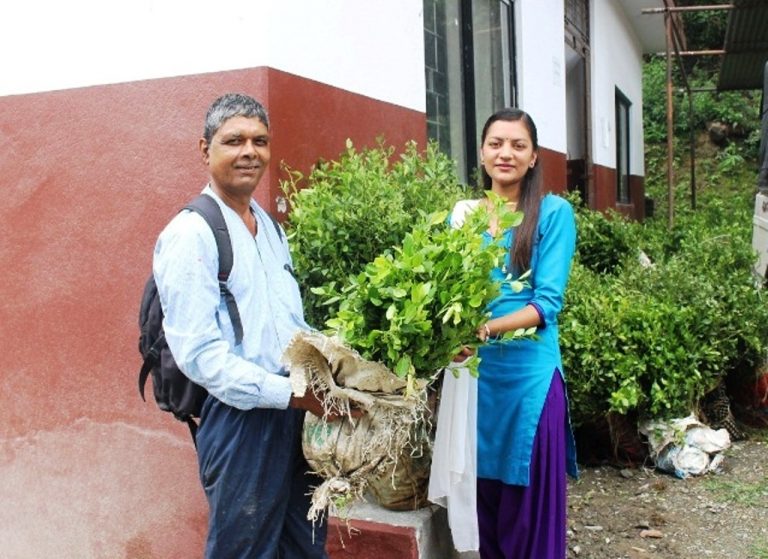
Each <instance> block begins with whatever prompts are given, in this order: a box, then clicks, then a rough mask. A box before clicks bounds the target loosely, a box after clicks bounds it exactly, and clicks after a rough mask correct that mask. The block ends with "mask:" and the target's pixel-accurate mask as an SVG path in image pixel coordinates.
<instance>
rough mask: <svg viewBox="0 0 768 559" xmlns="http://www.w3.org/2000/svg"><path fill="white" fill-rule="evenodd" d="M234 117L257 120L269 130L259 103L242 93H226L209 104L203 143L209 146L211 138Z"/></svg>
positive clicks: (267, 121) (263, 109) (265, 114)
mask: <svg viewBox="0 0 768 559" xmlns="http://www.w3.org/2000/svg"><path fill="white" fill-rule="evenodd" d="M236 116H244V117H246V118H258V119H259V120H260V121H261V122H262V123H263V124H264V126H266V127H267V128H269V117H268V116H267V110H266V109H265V108H264V106H263V105H262V104H261V103H259V102H258V101H257V100H256V99H254V98H253V97H249V96H248V95H243V94H242V93H226V94H224V95H222V96H221V97H219V98H218V99H216V100H215V101H214V102H213V103H211V106H210V108H209V109H208V114H206V115H205V130H203V138H204V139H205V141H206V142H208V143H209V144H210V143H211V138H213V135H214V134H216V131H217V130H218V129H219V128H221V125H222V124H224V123H225V122H226V121H227V120H229V119H230V118H232V117H236Z"/></svg>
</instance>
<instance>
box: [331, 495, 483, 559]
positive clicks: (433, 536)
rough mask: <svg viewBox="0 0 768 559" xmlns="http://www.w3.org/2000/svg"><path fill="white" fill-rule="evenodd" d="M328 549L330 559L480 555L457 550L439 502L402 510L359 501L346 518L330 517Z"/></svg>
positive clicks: (426, 558) (452, 558) (434, 558)
mask: <svg viewBox="0 0 768 559" xmlns="http://www.w3.org/2000/svg"><path fill="white" fill-rule="evenodd" d="M326 549H327V550H328V555H329V557H330V559H449V558H450V559H476V558H479V555H478V554H477V553H474V552H470V553H458V552H456V550H455V549H454V547H453V540H452V538H451V531H450V528H449V527H448V515H447V514H446V511H445V509H444V508H442V507H439V506H437V505H430V506H427V507H424V508H421V509H419V510H415V511H403V512H400V511H392V510H388V509H385V508H383V507H381V506H379V505H377V504H375V503H372V502H363V501H360V502H356V503H355V504H354V505H352V507H351V508H350V509H349V512H348V514H347V517H346V518H338V517H333V516H332V517H331V518H330V520H329V523H328V543H327V545H326Z"/></svg>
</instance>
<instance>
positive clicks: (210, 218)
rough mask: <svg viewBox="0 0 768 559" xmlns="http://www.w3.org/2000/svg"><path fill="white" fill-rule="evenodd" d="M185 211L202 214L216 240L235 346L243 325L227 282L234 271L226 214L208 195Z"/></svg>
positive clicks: (187, 207) (196, 199)
mask: <svg viewBox="0 0 768 559" xmlns="http://www.w3.org/2000/svg"><path fill="white" fill-rule="evenodd" d="M184 209H185V210H192V211H193V212H196V213H198V214H200V215H201V216H202V217H203V219H205V221H206V222H207V223H208V225H209V226H210V228H211V231H213V236H214V238H215V239H216V248H217V249H218V251H219V276H218V279H219V293H221V296H222V297H223V298H224V301H225V303H226V304H227V311H228V312H229V317H230V319H231V320H232V327H233V328H234V330H235V345H239V344H240V343H241V342H242V341H243V323H242V321H241V320H240V311H239V310H238V308H237V301H235V296H234V295H233V294H232V292H231V291H230V290H229V287H227V280H228V279H229V274H230V272H231V271H232V262H233V255H232V240H231V239H230V237H229V229H227V222H226V221H224V214H222V213H221V208H220V207H219V204H218V203H217V202H216V200H214V199H213V197H211V196H209V195H207V194H200V195H199V196H198V197H197V198H195V199H194V200H192V201H191V202H190V203H189V204H187V205H186V206H185V207H184Z"/></svg>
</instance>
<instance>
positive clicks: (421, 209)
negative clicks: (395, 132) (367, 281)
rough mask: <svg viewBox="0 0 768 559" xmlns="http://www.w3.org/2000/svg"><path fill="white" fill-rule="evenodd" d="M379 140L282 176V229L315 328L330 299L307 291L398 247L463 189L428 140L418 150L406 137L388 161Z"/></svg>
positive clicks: (449, 164) (387, 152) (339, 279)
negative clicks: (286, 209)
mask: <svg viewBox="0 0 768 559" xmlns="http://www.w3.org/2000/svg"><path fill="white" fill-rule="evenodd" d="M393 154H394V148H393V147H386V146H384V145H383V144H380V145H379V146H378V147H376V148H373V149H364V150H361V151H358V150H356V149H355V148H354V147H353V145H352V142H350V141H348V142H347V149H346V151H345V152H344V153H342V154H341V156H340V158H339V160H338V161H330V162H324V163H321V164H320V165H318V166H317V167H316V168H315V169H314V170H313V171H312V172H311V174H310V175H309V177H308V178H307V179H306V180H304V177H303V176H301V175H300V174H299V173H296V172H289V179H288V180H286V181H283V182H282V188H283V191H284V192H285V193H286V195H287V196H288V198H289V201H290V204H291V212H290V215H289V218H288V221H287V223H286V229H287V232H288V235H289V239H290V242H291V251H292V257H293V263H294V268H295V271H296V276H297V280H298V283H299V285H300V286H301V290H302V297H303V300H304V308H305V314H306V318H307V322H308V323H309V324H311V325H313V326H315V327H322V326H323V325H324V324H325V322H326V320H328V318H329V317H330V316H331V314H332V313H333V311H334V309H335V306H334V305H330V306H328V305H323V304H322V301H321V297H320V296H318V295H317V294H315V293H313V291H312V290H313V289H315V288H322V287H332V286H334V285H335V286H338V285H340V284H341V283H343V282H344V281H346V279H347V278H348V276H349V275H350V274H357V273H359V272H360V271H361V270H362V269H363V267H364V266H365V265H366V264H367V263H368V262H369V261H371V260H373V259H374V258H375V257H376V256H378V255H379V254H382V253H383V252H385V251H386V250H388V249H391V248H392V247H394V246H396V245H398V244H399V243H400V242H401V241H402V239H403V237H404V236H405V234H406V233H407V232H408V231H410V229H411V227H413V225H414V223H416V221H417V220H419V219H421V218H422V217H423V215H424V214H425V213H430V212H433V211H437V210H444V209H450V208H451V207H452V206H453V204H454V202H455V201H456V200H458V199H460V198H461V197H462V195H463V194H464V192H465V191H464V188H463V187H462V186H461V185H460V183H459V180H458V177H457V175H456V172H455V164H454V163H453V162H452V161H451V159H450V158H448V157H447V156H445V155H443V154H441V153H440V152H439V151H438V149H437V146H436V145H435V144H433V143H430V144H429V145H428V146H427V148H426V150H425V151H424V152H423V153H420V152H419V151H418V149H417V146H416V144H415V143H409V144H407V145H406V147H405V151H404V152H403V153H402V155H400V157H399V158H398V159H397V160H395V161H394V162H392V160H393V159H394V157H393Z"/></svg>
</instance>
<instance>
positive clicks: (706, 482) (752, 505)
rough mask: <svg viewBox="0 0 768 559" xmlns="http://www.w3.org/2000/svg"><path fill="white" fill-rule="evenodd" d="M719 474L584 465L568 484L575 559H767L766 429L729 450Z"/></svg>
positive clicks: (570, 554)
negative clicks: (681, 476)
mask: <svg viewBox="0 0 768 559" xmlns="http://www.w3.org/2000/svg"><path fill="white" fill-rule="evenodd" d="M724 454H725V460H724V461H723V464H722V466H721V468H720V469H719V471H718V472H711V473H708V474H706V475H703V476H699V477H689V478H687V479H684V480H681V479H677V478H675V477H674V476H671V475H668V474H665V473H662V472H659V471H655V470H653V469H649V468H632V469H630V468H625V469H622V468H618V467H612V466H601V467H591V468H583V470H582V475H581V478H580V479H579V480H578V481H572V482H571V483H570V485H569V490H568V493H569V497H568V498H569V503H568V515H569V519H568V528H569V530H568V557H569V559H582V558H588V559H643V558H653V557H657V558H661V557H663V558H665V559H666V558H669V559H700V558H708V557H711V558H716V559H768V430H759V431H758V430H752V431H750V432H749V438H748V439H747V440H744V441H738V442H735V443H733V445H732V446H731V448H729V449H728V450H727V451H725V453H724Z"/></svg>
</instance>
